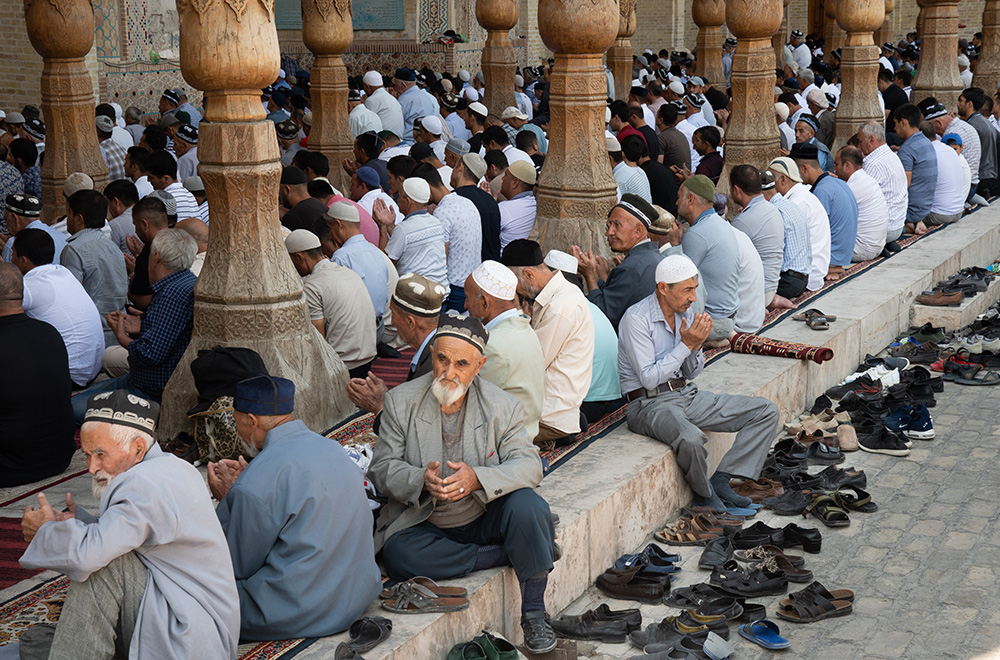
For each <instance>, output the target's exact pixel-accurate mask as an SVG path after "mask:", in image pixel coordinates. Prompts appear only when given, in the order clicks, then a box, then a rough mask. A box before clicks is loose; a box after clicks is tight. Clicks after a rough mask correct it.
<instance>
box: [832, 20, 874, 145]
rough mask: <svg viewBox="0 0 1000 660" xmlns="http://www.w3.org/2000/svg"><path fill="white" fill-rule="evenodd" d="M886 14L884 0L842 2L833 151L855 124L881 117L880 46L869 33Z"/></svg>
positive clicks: (853, 131) (844, 142)
mask: <svg viewBox="0 0 1000 660" xmlns="http://www.w3.org/2000/svg"><path fill="white" fill-rule="evenodd" d="M884 17H885V2H884V0H854V1H853V2H843V1H842V2H841V3H840V4H839V6H838V9H837V23H838V24H839V25H840V27H841V28H843V29H844V30H845V31H846V32H847V39H846V40H845V42H844V46H843V50H842V53H841V60H840V72H841V75H842V83H843V85H842V88H841V94H840V105H838V106H837V124H836V129H835V133H834V135H835V137H834V142H833V151H834V153H836V151H837V150H838V149H840V147H842V146H844V145H845V144H847V141H848V140H849V139H851V136H852V135H855V134H856V133H857V132H858V127H859V126H861V125H862V124H864V123H866V122H868V121H871V120H873V119H874V120H876V121H881V120H882V117H883V115H882V110H881V108H880V106H879V103H878V94H877V91H876V90H878V87H877V81H878V69H879V64H878V55H879V48H878V47H876V46H874V45H873V44H872V37H871V35H872V32H873V31H874V30H875V28H877V27H878V26H879V25H881V24H882V19H883V18H884Z"/></svg>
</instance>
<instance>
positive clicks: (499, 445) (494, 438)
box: [368, 315, 556, 653]
mask: <svg viewBox="0 0 1000 660" xmlns="http://www.w3.org/2000/svg"><path fill="white" fill-rule="evenodd" d="M487 337H488V334H487V332H486V329H485V328H484V327H483V324H482V323H480V322H479V321H478V320H477V319H475V318H471V317H460V316H456V315H447V316H444V317H442V319H441V322H440V325H439V326H438V330H437V333H436V334H435V338H434V341H433V342H432V343H431V346H430V349H431V351H432V352H433V357H432V361H433V364H434V373H433V374H426V375H424V376H422V377H420V378H417V379H415V380H413V381H410V382H409V383H404V384H402V385H400V386H399V387H397V388H395V389H393V390H391V391H390V392H388V393H387V394H386V396H385V408H384V409H383V411H382V428H381V431H380V434H379V439H378V443H376V445H375V455H374V457H373V459H372V463H371V467H370V468H369V470H368V475H369V477H370V478H371V480H372V481H373V482H374V484H375V487H376V488H377V489H378V491H379V492H381V493H383V494H385V495H387V496H388V497H389V503H388V504H387V505H386V506H385V507H384V508H383V509H382V512H381V514H380V515H379V519H378V523H377V524H376V528H375V547H376V548H379V547H381V548H382V559H383V562H384V563H385V567H386V570H387V571H388V572H389V575H390V576H391V577H392V578H393V579H395V580H407V579H409V578H412V577H414V576H418V575H422V576H427V577H430V578H432V579H443V578H454V577H460V576H463V575H467V574H468V573H470V572H472V571H478V570H483V569H486V568H491V567H494V566H505V565H507V564H508V563H510V564H511V565H512V566H513V567H514V572H515V573H516V574H517V579H518V581H519V582H520V584H521V627H522V629H523V630H524V638H525V646H526V647H527V649H528V650H529V651H531V652H532V653H546V652H548V651H551V650H552V649H554V648H555V646H556V637H555V633H554V632H553V631H552V627H551V626H550V625H549V622H548V619H547V617H546V614H545V586H546V584H547V582H548V572H549V571H551V570H552V562H553V552H554V537H555V530H554V529H553V525H552V516H551V513H550V512H549V505H548V504H547V503H546V502H545V500H543V499H542V498H541V497H539V496H538V494H537V493H535V491H534V488H535V487H536V486H538V484H539V482H541V480H542V463H541V461H540V460H539V457H538V450H537V449H535V447H534V446H533V445H532V444H531V438H529V437H528V434H527V433H526V432H525V430H524V425H523V423H522V420H523V418H524V413H523V410H522V408H521V404H520V403H518V401H517V399H515V398H514V397H513V396H511V395H509V394H506V393H505V392H503V391H502V390H501V389H500V388H498V387H496V386H495V385H492V384H491V383H488V382H486V381H484V380H483V379H481V378H479V377H478V374H479V370H480V369H481V368H482V367H483V364H484V363H485V362H486V358H485V357H484V356H483V349H484V347H485V346H486V340H487Z"/></svg>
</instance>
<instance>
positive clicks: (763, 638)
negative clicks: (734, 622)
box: [740, 619, 792, 651]
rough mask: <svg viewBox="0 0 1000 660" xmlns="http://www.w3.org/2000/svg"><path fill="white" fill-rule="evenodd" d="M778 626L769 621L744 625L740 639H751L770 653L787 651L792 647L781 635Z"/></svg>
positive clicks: (764, 620)
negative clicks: (781, 650)
mask: <svg viewBox="0 0 1000 660" xmlns="http://www.w3.org/2000/svg"><path fill="white" fill-rule="evenodd" d="M779 632H781V631H779V630H778V624H776V623H774V622H773V621H768V620H767V619H761V620H760V621H754V622H752V623H744V624H743V625H742V626H740V637H743V638H745V639H749V640H750V641H751V642H753V643H754V644H757V645H758V646H763V647H764V648H765V649H768V650H769V651H778V650H780V649H787V648H788V647H789V646H791V645H792V643H791V642H789V641H788V640H787V639H785V638H784V637H782V636H781V635H779V634H778V633H779Z"/></svg>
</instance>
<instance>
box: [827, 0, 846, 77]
mask: <svg viewBox="0 0 1000 660" xmlns="http://www.w3.org/2000/svg"><path fill="white" fill-rule="evenodd" d="M840 1H841V0H825V3H824V5H823V11H825V12H826V23H825V25H824V29H823V40H824V41H825V42H826V45H825V46H823V61H824V62H826V64H827V66H831V67H832V66H836V63H837V60H836V58H834V56H833V51H835V50H837V49H838V48H840V47H841V46H843V44H844V35H843V33H842V32H841V31H840V26H839V25H837V5H839V4H840Z"/></svg>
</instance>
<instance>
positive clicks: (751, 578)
mask: <svg viewBox="0 0 1000 660" xmlns="http://www.w3.org/2000/svg"><path fill="white" fill-rule="evenodd" d="M717 586H718V587H719V589H722V590H723V591H725V592H726V593H729V594H732V595H734V596H740V597H742V598H758V597H760V596H775V595H777V594H783V593H785V592H786V591H788V579H787V578H786V577H785V572H784V571H776V572H770V571H763V570H760V569H754V570H753V571H751V572H750V573H748V574H747V576H746V577H745V578H742V579H733V580H726V581H725V582H723V583H722V584H719V585H717Z"/></svg>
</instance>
